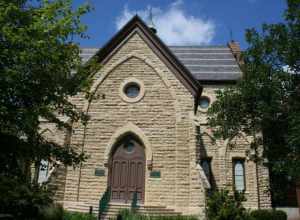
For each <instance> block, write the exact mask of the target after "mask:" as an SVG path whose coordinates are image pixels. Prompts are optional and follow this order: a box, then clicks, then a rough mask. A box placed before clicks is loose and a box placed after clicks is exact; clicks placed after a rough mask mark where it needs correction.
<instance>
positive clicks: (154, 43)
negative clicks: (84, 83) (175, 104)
mask: <svg viewBox="0 0 300 220" xmlns="http://www.w3.org/2000/svg"><path fill="white" fill-rule="evenodd" d="M135 30H137V31H139V33H141V37H142V38H143V40H144V41H145V42H146V43H147V44H148V46H149V47H150V48H151V49H152V50H153V51H154V53H155V54H156V55H157V56H158V57H159V58H160V59H161V60H162V61H163V62H164V63H165V64H166V65H167V66H168V68H170V70H171V71H172V72H173V73H174V74H175V76H176V77H177V78H178V80H180V82H181V83H182V84H183V85H184V86H185V87H186V88H187V89H188V90H189V91H190V92H191V94H192V95H193V96H195V97H199V96H200V95H201V92H202V86H201V85H200V83H199V82H198V81H197V79H196V78H195V77H194V76H193V75H192V74H191V72H190V71H189V70H188V69H187V68H186V67H185V66H184V65H183V64H182V63H181V62H180V61H179V59H178V58H177V57H176V56H175V55H174V54H173V53H172V52H171V50H170V49H169V48H168V47H167V46H166V45H165V44H164V43H163V42H162V41H161V40H160V39H159V37H158V36H157V35H156V34H155V33H153V31H152V30H151V29H150V28H149V27H148V26H147V25H146V24H145V23H144V22H143V21H142V19H141V18H140V17H139V16H137V15H136V16H134V17H133V18H132V19H131V20H130V21H129V22H128V23H127V24H126V25H125V26H124V27H123V28H122V29H121V30H120V31H119V32H118V33H117V34H116V35H115V36H114V37H113V38H111V40H110V41H109V42H108V43H106V44H105V45H104V46H103V47H102V48H101V49H100V50H98V51H97V52H96V53H95V55H96V57H97V61H98V62H100V63H102V64H104V63H105V62H106V60H107V59H108V58H109V57H110V55H112V52H113V51H114V50H115V49H116V48H117V47H118V46H119V45H120V43H121V42H122V41H123V40H124V39H126V37H127V36H128V35H129V34H130V33H132V31H135ZM90 50H93V49H90ZM93 52H95V51H93Z"/></svg>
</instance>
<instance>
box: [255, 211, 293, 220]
mask: <svg viewBox="0 0 300 220" xmlns="http://www.w3.org/2000/svg"><path fill="white" fill-rule="evenodd" d="M251 217H252V218H253V219H255V220H287V214H286V213H285V212H284V211H280V210H268V209H260V210H253V211H252V212H251Z"/></svg>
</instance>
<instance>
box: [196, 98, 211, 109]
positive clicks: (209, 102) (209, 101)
mask: <svg viewBox="0 0 300 220" xmlns="http://www.w3.org/2000/svg"><path fill="white" fill-rule="evenodd" d="M201 98H204V99H207V100H208V106H207V107H206V108H203V107H201V105H200V101H201ZM198 106H199V110H200V111H201V112H207V111H208V109H209V107H210V106H211V98H210V97H209V96H207V95H203V96H201V97H200V98H199V101H198Z"/></svg>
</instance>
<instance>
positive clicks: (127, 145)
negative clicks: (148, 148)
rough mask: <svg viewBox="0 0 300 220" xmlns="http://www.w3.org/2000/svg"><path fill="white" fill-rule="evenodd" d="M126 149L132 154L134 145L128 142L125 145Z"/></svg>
mask: <svg viewBox="0 0 300 220" xmlns="http://www.w3.org/2000/svg"><path fill="white" fill-rule="evenodd" d="M124 149H125V150H126V151H127V152H128V153H131V152H132V151H133V149H134V143H132V142H127V143H125V144H124Z"/></svg>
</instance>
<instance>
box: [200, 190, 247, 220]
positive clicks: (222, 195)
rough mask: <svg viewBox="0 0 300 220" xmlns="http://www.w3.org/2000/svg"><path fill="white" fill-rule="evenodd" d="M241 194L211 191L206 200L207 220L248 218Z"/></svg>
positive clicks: (240, 219)
mask: <svg viewBox="0 0 300 220" xmlns="http://www.w3.org/2000/svg"><path fill="white" fill-rule="evenodd" d="M243 201H245V198H244V196H243V195H242V194H239V193H236V194H235V195H230V194H229V192H228V191H226V190H221V191H215V192H212V194H211V195H210V196H209V197H208V200H207V208H206V216H207V218H208V219H209V220H233V219H234V220H249V219H251V217H250V215H249V213H248V212H247V210H246V209H245V208H244V207H243V205H242V202H243Z"/></svg>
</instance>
